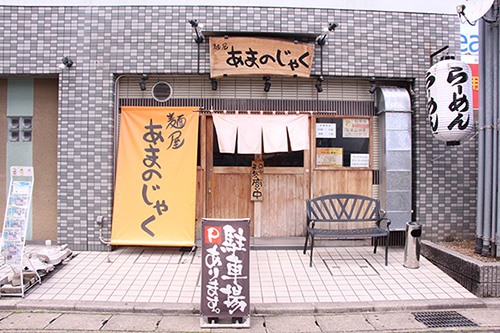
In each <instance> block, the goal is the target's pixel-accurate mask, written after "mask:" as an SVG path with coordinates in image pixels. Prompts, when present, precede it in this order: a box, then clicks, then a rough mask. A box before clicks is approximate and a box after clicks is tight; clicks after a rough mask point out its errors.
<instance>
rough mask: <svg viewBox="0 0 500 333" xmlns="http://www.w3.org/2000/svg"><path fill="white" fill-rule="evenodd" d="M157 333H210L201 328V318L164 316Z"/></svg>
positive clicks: (207, 329) (206, 329)
mask: <svg viewBox="0 0 500 333" xmlns="http://www.w3.org/2000/svg"><path fill="white" fill-rule="evenodd" d="M156 331H157V332H210V329H209V328H201V327H200V317H199V316H163V318H162V320H161V321H160V324H159V325H158V329H157V330H156Z"/></svg>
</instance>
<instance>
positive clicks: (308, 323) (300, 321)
mask: <svg viewBox="0 0 500 333" xmlns="http://www.w3.org/2000/svg"><path fill="white" fill-rule="evenodd" d="M265 323H266V329H267V332H283V333H285V332H286V333H289V332H321V330H320V328H319V327H318V325H316V321H315V318H314V316H279V317H266V318H265Z"/></svg>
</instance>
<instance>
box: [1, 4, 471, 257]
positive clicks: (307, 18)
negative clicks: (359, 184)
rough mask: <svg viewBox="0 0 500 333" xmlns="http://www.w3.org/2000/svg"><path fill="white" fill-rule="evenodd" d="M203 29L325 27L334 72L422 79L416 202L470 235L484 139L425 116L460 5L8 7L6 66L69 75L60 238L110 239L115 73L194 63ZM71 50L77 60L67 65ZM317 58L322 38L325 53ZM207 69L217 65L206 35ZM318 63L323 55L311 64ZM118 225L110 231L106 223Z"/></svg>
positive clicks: (81, 246) (433, 223) (193, 67)
mask: <svg viewBox="0 0 500 333" xmlns="http://www.w3.org/2000/svg"><path fill="white" fill-rule="evenodd" d="M189 19H198V20H199V21H200V22H201V23H203V24H204V25H205V30H213V31H262V32H285V33H320V32H321V30H322V29H323V27H325V26H326V24H327V23H328V22H333V21H334V22H337V23H339V24H340V27H339V28H338V29H337V30H336V31H335V32H334V33H333V34H332V35H331V36H330V38H329V40H328V44H327V45H326V46H325V47H324V59H325V61H324V74H325V75H329V76H335V77H355V78H357V77H359V78H365V79H366V78H369V77H372V76H376V77H383V78H394V79H398V78H415V79H416V86H415V89H414V90H415V93H416V95H415V97H414V101H413V102H414V110H415V113H414V116H413V126H414V136H413V139H414V160H413V162H414V206H415V209H416V211H415V216H416V220H417V221H419V222H422V223H423V224H424V235H425V238H427V239H432V240H438V239H444V238H446V237H472V236H473V235H474V229H475V210H476V208H475V207H476V201H475V200H476V192H475V191H476V190H475V187H476V155H475V152H476V145H477V142H476V141H475V140H472V141H471V142H469V143H468V144H466V145H463V146H460V147H459V148H445V146H444V144H443V143H440V142H438V141H436V140H434V139H433V138H432V135H431V134H430V130H429V128H428V124H427V117H426V109H425V105H426V99H425V86H424V80H423V78H424V76H425V71H426V70H427V68H428V67H429V54H431V53H432V52H434V51H435V50H437V49H439V48H441V47H442V46H444V45H450V49H451V50H452V53H453V54H458V53H459V41H460V40H459V22H458V19H457V18H456V17H455V16H453V15H441V14H421V13H399V12H382V11H352V10H335V9H329V10H327V9H304V8H295V9H291V8H245V7H205V6H203V7H201V6H200V7H167V6H164V7H141V6H133V7H132V6H124V7H15V6H14V7H6V6H4V7H0V75H2V76H13V75H29V76H35V75H41V74H45V75H46V74H49V75H59V89H60V90H59V129H58V131H59V158H58V161H59V163H58V168H59V170H58V173H59V179H58V186H59V194H58V214H59V216H58V218H59V220H58V237H59V241H60V242H61V243H68V244H69V245H70V247H72V248H73V249H75V250H87V249H88V250H98V249H103V248H104V247H102V246H101V245H100V243H99V241H98V239H97V230H96V228H95V225H94V220H95V217H96V215H100V214H103V215H106V216H110V215H111V211H112V207H111V203H112V188H113V184H112V151H113V150H112V148H113V147H112V135H113V96H114V94H113V78H114V75H119V74H123V73H137V74H140V73H158V74H196V72H197V45H196V43H194V42H193V31H192V28H191V27H190V25H189V24H188V23H187V21H188V20H189ZM63 56H69V57H71V58H72V59H73V61H74V62H75V65H74V66H73V67H71V68H70V69H69V70H65V71H60V70H58V69H57V66H58V65H59V64H60V60H61V58H62V57H63ZM315 58H316V59H319V48H317V52H316V54H315ZM200 69H201V72H203V73H208V72H209V57H208V43H203V44H202V45H201V64H200ZM319 72H320V68H319V61H315V62H314V66H313V69H312V74H315V75H318V74H319ZM107 233H109V230H108V231H107Z"/></svg>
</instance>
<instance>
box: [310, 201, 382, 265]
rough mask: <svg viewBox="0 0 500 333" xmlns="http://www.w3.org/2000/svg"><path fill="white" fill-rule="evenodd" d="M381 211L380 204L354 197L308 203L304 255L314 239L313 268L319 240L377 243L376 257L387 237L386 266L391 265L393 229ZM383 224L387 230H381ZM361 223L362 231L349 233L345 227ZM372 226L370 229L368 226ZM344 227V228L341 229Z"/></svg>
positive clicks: (350, 230)
mask: <svg viewBox="0 0 500 333" xmlns="http://www.w3.org/2000/svg"><path fill="white" fill-rule="evenodd" d="M384 215H385V214H384V212H382V211H381V210H380V201H378V200H376V199H373V198H370V197H365V196H362V195H354V194H329V195H324V196H321V197H317V198H314V199H311V200H307V233H306V242H305V244H304V254H305V253H306V250H307V242H308V239H309V236H310V237H311V261H310V263H309V266H310V267H311V266H312V258H313V249H314V239H315V238H333V239H348V238H351V239H352V238H369V237H371V238H372V239H373V242H374V245H375V247H374V249H373V253H377V246H378V239H379V238H380V237H385V265H386V266H387V264H388V260H387V257H388V254H389V235H390V232H389V225H390V224H391V221H390V220H389V219H387V218H385V216H384ZM382 220H385V221H386V226H385V229H382V228H381V227H380V224H381V222H382ZM350 222H351V223H352V222H359V223H358V224H360V225H361V227H359V228H350V229H346V228H345V227H344V225H345V224H347V223H350ZM369 222H372V226H369V227H367V226H366V224H370V223H369ZM339 226H340V227H339Z"/></svg>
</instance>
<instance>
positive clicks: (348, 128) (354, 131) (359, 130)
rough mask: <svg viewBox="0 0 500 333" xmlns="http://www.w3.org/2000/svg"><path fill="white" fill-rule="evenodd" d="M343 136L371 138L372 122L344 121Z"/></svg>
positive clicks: (352, 119) (353, 119)
mask: <svg viewBox="0 0 500 333" xmlns="http://www.w3.org/2000/svg"><path fill="white" fill-rule="evenodd" d="M342 121H343V124H342V129H343V133H342V136H343V137H344V138H369V137H370V120H369V119H355V118H345V119H343V120H342Z"/></svg>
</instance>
